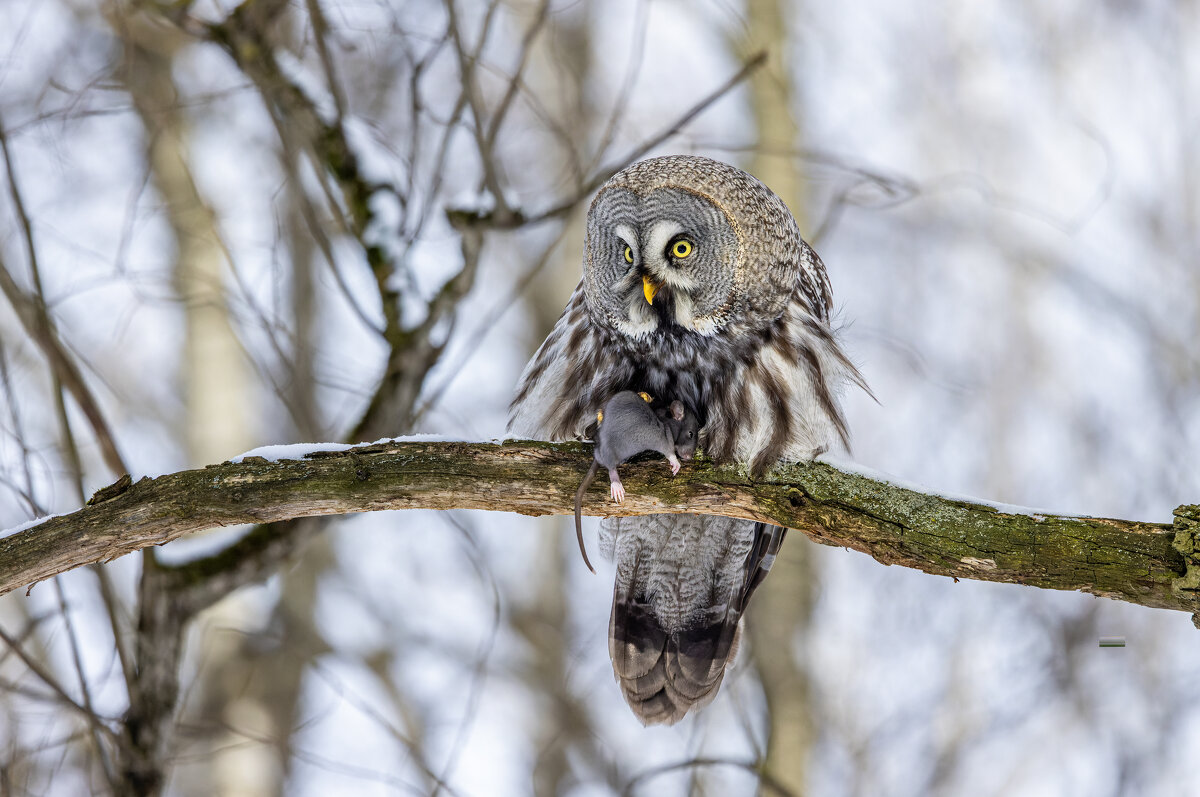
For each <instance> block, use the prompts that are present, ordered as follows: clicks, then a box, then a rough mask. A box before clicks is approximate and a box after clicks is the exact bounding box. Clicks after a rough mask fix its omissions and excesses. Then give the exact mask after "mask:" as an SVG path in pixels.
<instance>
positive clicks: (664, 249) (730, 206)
mask: <svg viewBox="0 0 1200 797" xmlns="http://www.w3.org/2000/svg"><path fill="white" fill-rule="evenodd" d="M803 248H806V247H804V244H803V242H802V241H801V238H800V233H799V230H798V229H797V228H796V222H795V220H794V219H793V218H792V214H791V213H790V212H788V209H787V206H786V205H784V203H783V201H782V200H780V199H779V197H777V196H776V195H775V194H773V193H772V192H771V191H770V189H768V188H767V187H766V186H764V185H763V184H762V183H760V182H759V181H758V180H756V179H754V178H753V177H751V176H750V175H748V174H746V173H745V172H743V171H741V170H740V169H737V168H734V167H733V166H730V165H728V164H725V163H721V162H719V161H714V160H711V159H709V158H701V157H695V156H671V157H665V158H651V159H650V160H645V161H641V162H639V163H636V164H634V165H633V166H630V167H629V168H627V169H625V170H624V171H622V172H620V173H618V174H617V175H615V176H614V177H613V178H612V179H611V180H609V181H608V183H606V184H605V186H604V187H603V188H602V189H601V190H600V192H599V193H598V194H597V195H596V198H595V199H594V200H593V201H592V204H591V207H590V209H589V210H588V219H587V237H586V241H585V245H584V251H585V261H584V269H583V271H584V295H585V298H586V300H587V304H588V310H589V312H590V314H591V316H592V318H593V319H594V320H595V321H596V323H598V324H601V325H603V326H605V327H608V328H609V329H610V330H611V331H613V332H615V333H617V334H619V335H621V336H624V337H628V338H632V339H640V338H643V337H645V336H648V335H651V334H653V333H655V332H656V331H658V332H663V331H666V328H668V327H672V326H673V327H678V328H680V329H682V330H689V331H691V332H694V333H697V334H699V335H702V336H706V337H707V336H713V335H717V334H720V333H722V332H723V331H729V330H728V328H729V327H730V325H733V324H736V325H740V328H739V329H738V330H737V331H745V330H747V329H749V330H753V329H761V328H765V327H766V326H767V325H769V324H770V323H771V322H773V321H775V320H776V319H778V318H779V317H780V315H781V314H782V313H783V311H784V308H785V307H786V305H787V303H788V301H789V300H790V299H791V298H792V296H793V294H794V293H795V286H796V281H797V276H798V273H799V271H800V269H801V268H802V267H803V265H804V264H803V257H802V249H803Z"/></svg>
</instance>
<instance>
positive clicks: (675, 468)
mask: <svg viewBox="0 0 1200 797" xmlns="http://www.w3.org/2000/svg"><path fill="white" fill-rule="evenodd" d="M667 462H670V463H671V475H672V476H676V475H678V474H679V459H678V458H676V457H675V455H674V454H672V455H671V456H670V457H667Z"/></svg>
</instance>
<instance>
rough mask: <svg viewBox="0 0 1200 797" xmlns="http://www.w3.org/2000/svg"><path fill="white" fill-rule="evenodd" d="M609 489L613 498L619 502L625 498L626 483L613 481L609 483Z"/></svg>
mask: <svg viewBox="0 0 1200 797" xmlns="http://www.w3.org/2000/svg"><path fill="white" fill-rule="evenodd" d="M608 491H609V492H610V493H611V494H612V500H614V501H616V502H617V503H618V504H619V503H621V502H622V501H624V500H625V485H623V484H621V483H620V482H613V483H612V484H610V485H609V487H608Z"/></svg>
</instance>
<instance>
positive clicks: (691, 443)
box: [575, 390, 699, 573]
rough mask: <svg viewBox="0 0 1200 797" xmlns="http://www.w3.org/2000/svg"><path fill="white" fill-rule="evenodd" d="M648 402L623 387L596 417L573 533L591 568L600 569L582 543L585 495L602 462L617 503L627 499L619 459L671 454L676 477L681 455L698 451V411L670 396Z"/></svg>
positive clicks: (641, 395)
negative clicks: (663, 400) (646, 453)
mask: <svg viewBox="0 0 1200 797" xmlns="http://www.w3.org/2000/svg"><path fill="white" fill-rule="evenodd" d="M650 401H651V398H650V397H649V396H648V395H646V394H645V393H634V392H633V391H632V390H623V391H621V392H620V393H617V394H616V395H614V396H613V397H612V398H610V399H609V400H608V401H607V402H605V404H604V409H603V410H601V411H600V412H599V413H598V414H597V416H596V418H597V420H598V421H599V428H598V429H597V430H596V442H595V448H594V450H593V452H592V467H591V468H589V469H588V472H587V476H585V477H584V478H583V483H582V484H580V485H579V490H578V491H577V492H576V493H575V538H576V539H577V540H578V541H579V552H580V553H581V554H582V555H583V563H584V564H585V565H587V568H588V570H591V571H592V572H593V573H595V572H596V568H594V567H592V563H591V562H590V561H589V560H588V555H587V548H586V546H585V545H584V543H583V521H582V519H581V515H582V505H583V494H584V493H586V492H587V489H588V487H590V486H591V484H592V480H593V479H595V478H596V473H597V471H599V470H600V468H601V466H603V467H605V468H607V469H608V479H609V493H610V494H611V495H612V499H613V501H615V502H616V503H618V504H619V503H621V502H622V501H624V500H625V485H623V484H621V477H620V475H618V473H617V466H619V465H620V464H621V463H623V462H625V461H626V460H628V459H629V458H630V457H633V456H635V455H637V454H640V453H641V452H643V451H657V452H658V453H660V454H662V455H663V456H665V457H666V458H667V461H668V462H669V463H670V465H671V475H672V476H674V475H675V474H677V473H679V467H680V465H679V460H680V459H691V458H692V455H693V454H694V453H695V452H696V443H697V437H698V436H699V422H698V421H697V419H696V415H695V413H693V412H691V411H689V410H688V409H687V408H686V407H684V405H683V402H681V401H672V402H671V403H670V404H668V405H666V406H664V407H660V408H659V409H657V410H655V409H652V408H651V406H650Z"/></svg>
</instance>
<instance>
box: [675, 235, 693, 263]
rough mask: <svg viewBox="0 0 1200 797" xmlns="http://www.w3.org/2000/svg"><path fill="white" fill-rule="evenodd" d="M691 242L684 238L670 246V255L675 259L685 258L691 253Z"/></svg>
mask: <svg viewBox="0 0 1200 797" xmlns="http://www.w3.org/2000/svg"><path fill="white" fill-rule="evenodd" d="M692 248H693V247H692V242H691V241H689V240H688V239H686V238H680V239H679V240H678V241H676V242H675V243H674V244H673V245H672V246H671V254H673V255H675V257H680V258H683V257H687V256H688V255H690V254H691V253H692Z"/></svg>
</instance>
